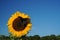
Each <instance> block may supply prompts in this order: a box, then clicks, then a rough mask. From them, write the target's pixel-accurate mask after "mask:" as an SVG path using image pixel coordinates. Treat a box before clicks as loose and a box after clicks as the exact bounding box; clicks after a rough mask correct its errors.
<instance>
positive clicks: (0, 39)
mask: <svg viewBox="0 0 60 40" xmlns="http://www.w3.org/2000/svg"><path fill="white" fill-rule="evenodd" d="M12 39H13V37H10V36H4V35H0V40H12ZM18 39H19V38H14V40H18ZM22 40H60V35H58V36H56V35H48V36H43V37H40V36H39V35H34V36H23V37H22Z"/></svg>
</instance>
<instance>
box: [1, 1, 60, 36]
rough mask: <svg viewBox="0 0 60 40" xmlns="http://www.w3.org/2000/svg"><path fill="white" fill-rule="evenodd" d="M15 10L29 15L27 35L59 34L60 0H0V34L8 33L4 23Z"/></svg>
mask: <svg viewBox="0 0 60 40" xmlns="http://www.w3.org/2000/svg"><path fill="white" fill-rule="evenodd" d="M16 11H20V12H23V13H25V14H28V15H30V17H31V22H32V30H31V31H30V32H29V34H28V35H40V36H46V35H51V34H55V35H59V34H60V32H59V30H60V0H0V34H2V35H9V32H8V27H7V25H6V24H7V21H8V19H9V18H10V16H11V15H12V14H13V13H15V12H16Z"/></svg>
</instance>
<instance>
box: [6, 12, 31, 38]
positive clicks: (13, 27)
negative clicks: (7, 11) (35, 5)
mask: <svg viewBox="0 0 60 40" xmlns="http://www.w3.org/2000/svg"><path fill="white" fill-rule="evenodd" d="M7 25H8V29H9V32H10V33H11V34H12V35H13V36H16V37H21V36H23V35H26V34H27V33H28V32H29V30H31V26H32V24H31V21H30V17H29V16H28V15H26V14H24V13H21V12H16V13H14V14H13V15H12V16H11V17H10V18H9V20H8V24H7Z"/></svg>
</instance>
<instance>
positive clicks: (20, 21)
mask: <svg viewBox="0 0 60 40" xmlns="http://www.w3.org/2000/svg"><path fill="white" fill-rule="evenodd" d="M28 23H30V19H28V18H22V17H20V16H19V17H18V18H16V19H15V20H14V21H13V24H12V25H13V28H14V29H15V30H16V31H22V30H24V29H25V27H26V26H27V24H28Z"/></svg>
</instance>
